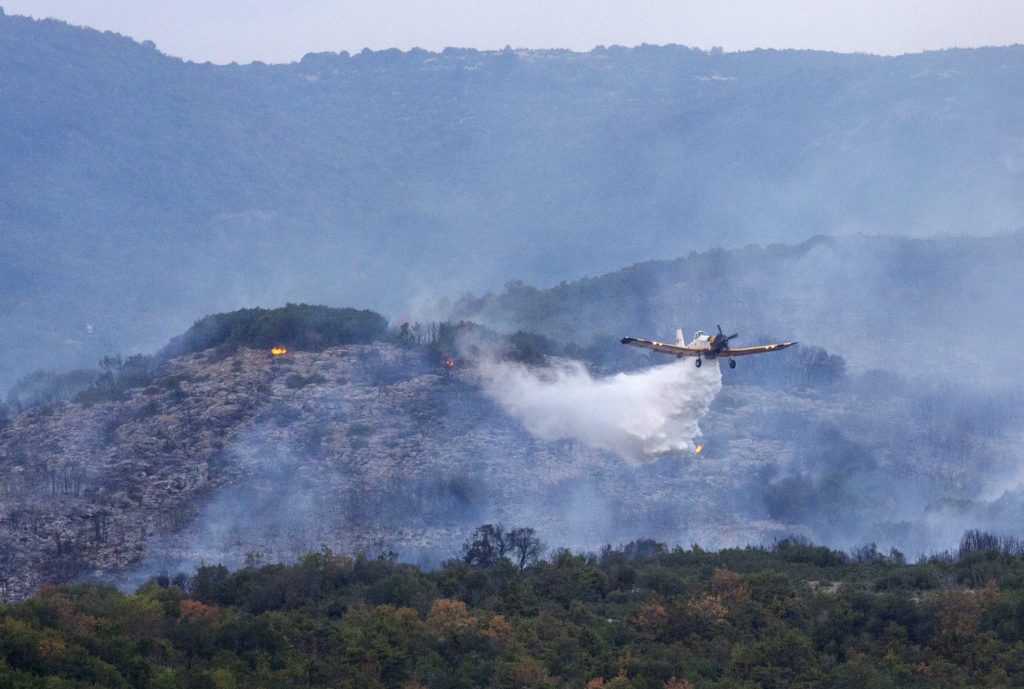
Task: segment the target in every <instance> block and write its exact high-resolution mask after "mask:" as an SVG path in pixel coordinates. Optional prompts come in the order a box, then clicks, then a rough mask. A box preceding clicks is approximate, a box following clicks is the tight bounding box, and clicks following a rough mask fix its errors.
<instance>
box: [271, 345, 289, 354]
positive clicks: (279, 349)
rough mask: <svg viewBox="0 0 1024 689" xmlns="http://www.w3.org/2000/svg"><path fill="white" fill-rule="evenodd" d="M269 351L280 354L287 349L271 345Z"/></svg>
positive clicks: (286, 351)
mask: <svg viewBox="0 0 1024 689" xmlns="http://www.w3.org/2000/svg"><path fill="white" fill-rule="evenodd" d="M270 353H271V354H273V355H274V356H281V355H282V354H287V353H288V350H287V349H285V348H284V347H271V348H270Z"/></svg>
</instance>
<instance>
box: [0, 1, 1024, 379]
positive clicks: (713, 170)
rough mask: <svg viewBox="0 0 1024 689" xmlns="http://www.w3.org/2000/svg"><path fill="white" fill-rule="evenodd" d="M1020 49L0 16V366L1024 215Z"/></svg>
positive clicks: (16, 371)
mask: <svg viewBox="0 0 1024 689" xmlns="http://www.w3.org/2000/svg"><path fill="white" fill-rule="evenodd" d="M1022 65H1024V48H1021V47H1010V48H999V49H978V50H953V51H945V52H938V53H927V54H920V55H908V56H903V57H899V58H882V57H873V56H867V55H838V54H827V53H815V52H796V51H784V52H777V51H755V52H749V53H734V54H725V53H721V52H715V51H712V52H702V51H700V50H692V49H688V48H685V47H680V46H666V47H655V46H642V47H638V48H632V49H626V48H619V47H610V48H599V49H595V50H594V51H592V52H589V53H572V52H567V51H498V52H477V51H473V50H446V51H444V52H443V53H429V52H425V51H420V50H413V51H410V52H406V53H402V52H399V51H394V50H392V51H383V52H369V51H366V52H363V53H359V54H358V55H348V54H344V53H342V54H318V55H312V54H311V55H307V56H306V58H304V59H303V60H302V61H301V62H300V63H296V64H288V65H265V64H258V63H257V64H251V65H229V66H214V65H210V64H192V63H185V62H182V61H180V60H176V59H173V58H170V57H167V56H165V55H162V54H160V53H159V52H157V51H156V50H155V49H154V48H153V47H152V45H147V44H138V43H134V42H132V41H130V40H128V39H125V38H123V37H120V36H116V35H113V34H109V33H108V34H104V33H99V32H96V31H92V30H88V29H81V28H75V27H70V26H67V25H65V24H62V23H59V22H54V21H32V20H29V19H26V18H23V17H15V16H0V93H3V94H4V107H3V108H2V109H0V150H3V151H4V155H3V156H2V157H0V179H3V180H4V183H3V184H2V185H0V223H2V229H3V233H4V242H3V249H2V251H3V253H2V268H3V269H2V270H0V330H2V331H3V333H4V338H5V347H4V348H3V351H2V352H0V386H3V387H6V386H9V385H10V384H11V383H13V381H14V380H16V379H17V378H18V377H20V376H21V375H22V374H24V373H26V372H28V371H30V370H33V369H35V368H40V367H43V368H64V367H71V366H82V365H92V364H93V363H94V362H95V361H96V360H97V359H98V358H99V357H100V356H102V355H103V354H107V353H110V352H114V351H122V352H126V353H127V352H131V351H151V350H153V349H155V348H156V347H157V346H159V345H160V344H162V343H163V342H165V341H166V339H167V338H168V337H170V336H171V335H173V334H174V333H176V332H180V331H181V330H182V329H183V328H184V327H185V326H186V325H187V324H188V323H189V322H190V320H191V319H192V318H193V317H194V314H196V313H204V312H209V311H213V310H226V309H231V308H238V307H240V306H245V305H251V304H257V303H262V304H270V303H284V302H286V301H316V302H322V303H362V304H366V305H367V306H370V307H373V308H377V309H383V310H386V311H388V312H390V313H399V312H400V311H401V310H402V309H404V308H406V307H407V306H408V305H409V304H410V303H416V302H418V301H419V300H421V299H423V298H432V297H436V296H438V295H442V294H458V293H460V292H462V291H464V290H467V289H470V290H474V291H482V290H486V289H493V288H495V287H496V286H498V285H501V284H503V283H504V282H505V281H507V280H510V279H523V280H526V281H529V282H533V283H539V284H542V285H543V284H552V283H555V282H557V281H559V280H562V279H570V278H574V277H577V276H580V275H584V274H591V275H593V274H598V273H602V272H605V271H608V270H614V269H617V268H619V267H620V266H623V265H628V264H630V263H633V262H636V261H643V260H650V259H661V258H667V257H674V256H680V255H685V254H687V253H688V252H689V251H691V250H694V249H696V250H706V249H710V248H713V247H716V246H720V245H725V246H741V245H744V244H746V243H749V242H757V243H759V244H768V243H771V242H778V241H782V242H789V243H793V242H799V241H803V240H804V239H806V238H807V237H809V236H812V235H816V234H821V233H826V234H832V233H849V232H851V231H868V232H872V233H877V232H883V233H890V234H895V235H914V236H922V235H928V236H931V235H934V234H948V233H955V234H961V233H963V234H968V235H976V234H991V233H993V232H1001V231H1014V230H1017V229H1019V228H1020V226H1021V220H1020V219H1021V217H1022V213H1021V211H1022V210H1024V208H1022V204H1024V201H1022V199H1024V193H1022V192H1024V189H1022V170H1024V165H1022V160H1024V149H1022V148H1021V141H1024V121H1022V119H1021V118H1020V117H1019V111H1020V107H1019V106H1020V99H1021V94H1022V93H1024V89H1022V85H1024V84H1022V81H1024V69H1022Z"/></svg>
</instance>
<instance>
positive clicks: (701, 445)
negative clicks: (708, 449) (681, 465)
mask: <svg viewBox="0 0 1024 689" xmlns="http://www.w3.org/2000/svg"><path fill="white" fill-rule="evenodd" d="M703 451H704V443H697V447H695V448H693V454H695V455H699V454H700V453H701V452H703Z"/></svg>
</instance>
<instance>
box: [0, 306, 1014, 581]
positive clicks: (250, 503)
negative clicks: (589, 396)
mask: <svg viewBox="0 0 1024 689" xmlns="http://www.w3.org/2000/svg"><path fill="white" fill-rule="evenodd" d="M301 308H306V307H301ZM239 313H243V314H248V316H247V318H249V319H250V322H259V319H260V318H262V316H261V314H265V313H271V314H273V313H277V312H263V311H261V310H252V311H248V312H239ZM339 313H342V314H345V313H352V314H359V313H366V312H355V311H351V312H349V311H345V310H342V311H340V312H339ZM239 320H240V319H239V318H237V317H231V316H230V315H228V316H225V317H211V318H208V319H204V320H203V321H200V324H204V323H207V324H208V323H211V322H219V323H232V322H235V323H237V322H239ZM364 320H365V322H367V323H370V324H372V323H373V321H372V319H364ZM277 322H278V323H287V321H282V320H278V321H277ZM203 330H204V328H198V329H197V330H196V331H193V333H194V332H198V331H203ZM389 340H390V341H377V342H372V343H369V344H348V345H342V346H331V347H327V348H325V349H322V350H320V351H298V350H297V351H290V352H288V353H287V354H285V355H281V356H277V357H275V356H274V355H272V354H271V353H270V352H269V351H267V350H266V349H251V348H246V347H239V346H238V345H237V343H232V344H225V345H222V346H218V347H215V348H212V349H206V350H203V351H197V352H194V353H184V354H182V355H180V356H177V357H174V358H170V359H167V360H164V361H162V363H159V365H158V367H157V368H156V369H155V370H152V371H149V370H148V369H147V368H146V367H145V366H141V365H140V364H139V363H138V362H137V361H134V360H131V361H126V362H123V363H119V362H113V363H110V365H109V366H110V368H109V370H108V371H107V372H105V373H103V374H102V375H100V377H99V378H98V379H97V382H96V383H93V386H92V387H91V388H88V389H87V390H86V391H85V392H83V393H81V394H80V395H79V396H78V397H77V398H76V399H75V400H73V401H60V402H53V403H50V404H47V405H43V406H35V407H30V408H28V409H26V410H25V411H23V412H22V413H21V414H19V415H18V416H16V417H14V418H13V419H11V420H9V421H0V549H2V551H0V579H2V581H3V583H4V586H5V589H6V592H7V595H8V596H11V597H15V598H20V597H22V596H24V595H26V594H28V593H29V592H30V591H32V590H33V589H34V588H35V587H36V586H37V585H38V584H39V583H41V582H44V581H68V580H79V579H83V578H85V579H89V578H99V579H101V580H105V581H118V582H135V583H137V582H140V581H142V580H144V579H145V578H146V577H149V576H151V575H153V574H154V573H159V572H162V571H166V572H171V573H173V572H176V571H179V570H180V571H186V572H187V571H190V570H191V569H192V568H193V567H194V566H195V565H197V564H198V563H200V562H207V563H213V562H225V563H227V564H232V565H238V564H240V563H242V562H244V561H245V560H246V558H247V557H250V558H251V557H254V553H259V554H260V555H259V556H258V557H261V558H266V560H267V561H279V560H288V559H291V558H294V557H297V556H298V555H300V554H301V553H303V552H307V551H310V550H316V549H317V548H319V547H321V546H328V547H330V548H332V549H335V550H338V551H341V552H351V551H353V550H355V549H362V550H366V551H369V552H379V551H384V550H392V551H394V552H396V553H398V554H399V555H400V557H402V558H403V559H405V560H407V561H413V562H421V563H424V564H436V563H437V562H438V561H439V559H440V558H441V557H444V556H447V554H449V553H451V552H452V550H453V548H455V547H457V545H458V544H459V543H461V542H462V540H463V539H464V538H465V537H466V535H467V534H468V533H469V532H470V531H471V530H472V529H473V528H474V527H476V526H477V525H479V524H482V523H485V522H505V523H509V524H517V525H523V526H530V527H533V528H535V529H537V531H538V533H539V534H540V536H541V537H542V538H543V539H544V540H545V541H547V542H552V543H559V544H562V545H565V546H568V547H572V548H580V549H590V550H596V549H597V548H599V547H600V546H601V545H602V544H605V543H623V542H626V541H629V540H632V539H635V538H641V537H647V538H657V539H659V540H662V541H665V542H668V543H672V544H675V543H700V544H702V545H703V546H705V547H723V546H730V545H745V544H748V543H758V542H771V540H772V539H774V538H777V537H781V536H783V535H786V534H790V533H797V534H802V535H805V536H809V537H811V538H814V539H815V540H817V541H819V542H827V543H829V544H831V545H833V546H839V547H844V548H848V547H853V546H859V545H863V544H866V543H869V542H876V543H878V544H879V545H880V546H881V547H883V548H888V547H890V546H897V547H899V548H901V549H903V550H904V551H905V552H908V553H912V554H917V553H919V552H931V551H934V550H942V549H945V548H948V547H951V546H952V545H953V544H954V543H955V542H956V540H957V539H958V538H959V535H960V534H961V533H962V532H963V531H964V530H965V529H967V528H975V527H978V528H987V529H990V530H994V531H996V532H1005V530H1006V528H1008V527H1007V525H1008V524H1014V523H1019V520H1020V518H1021V517H1022V516H1024V511H1022V510H1024V493H1022V489H1021V486H1020V484H1019V469H1018V464H1017V457H1018V454H1017V453H1018V450H1017V448H1019V446H1020V443H1021V440H1022V438H1021V437H1020V431H1019V429H1020V427H1021V426H1020V418H1021V417H1020V414H1021V409H1022V408H1024V407H1022V405H1021V404H1020V403H1019V400H1016V401H1012V403H1009V404H1008V403H1007V398H1006V397H1005V396H998V397H997V396H986V395H985V394H984V393H981V392H979V393H965V392H961V393H959V394H958V396H957V397H956V398H955V399H953V398H951V397H950V395H949V394H948V392H949V391H948V390H947V389H945V388H942V387H931V388H929V387H925V386H913V387H911V386H906V385H904V384H901V383H900V382H899V381H898V380H896V379H892V378H889V379H885V378H880V377H878V376H874V377H872V376H866V377H864V376H861V377H849V376H847V377H844V376H843V374H842V371H841V368H838V369H835V371H834V372H833V374H832V375H831V377H828V378H824V379H815V378H813V377H808V376H796V377H792V376H790V377H789V378H787V377H786V376H781V377H780V376H779V375H774V376H773V375H765V376H759V377H757V378H756V379H754V380H751V379H750V378H747V379H744V378H743V377H742V371H743V370H744V369H743V367H741V368H740V369H737V371H735V372H733V371H728V370H726V371H725V372H724V374H723V378H724V388H723V389H722V392H721V393H720V394H718V396H717V398H715V399H714V400H713V403H712V404H711V408H710V411H709V412H708V413H707V415H706V416H705V417H704V418H703V420H702V421H701V428H702V430H703V432H704V436H703V442H704V443H705V447H704V451H703V453H702V454H700V455H696V454H693V453H692V451H690V450H689V449H682V450H674V451H669V452H667V453H663V454H660V455H654V456H649V457H643V458H639V461H638V458H636V457H629V456H627V457H626V458H625V459H624V458H622V457H620V456H617V455H616V454H613V453H612V452H609V451H606V450H601V449H594V448H595V447H598V448H599V447H603V445H601V444H596V445H594V444H592V441H591V440H590V439H589V436H588V435H586V434H581V432H580V431H579V430H578V429H577V430H575V431H574V430H573V427H572V426H571V425H570V426H567V428H568V430H565V431H561V432H559V433H555V434H554V435H545V434H541V435H534V433H535V430H534V429H533V426H532V425H531V423H530V421H529V419H528V418H525V417H521V416H519V415H517V414H516V413H515V409H512V410H511V411H509V410H508V409H507V408H506V407H504V406H502V405H501V404H499V403H497V402H496V399H497V398H496V397H495V396H494V393H493V391H494V390H495V389H496V388H495V386H494V385H493V383H494V380H493V378H492V379H491V380H490V383H491V384H490V385H489V384H488V383H487V382H486V380H487V376H488V375H489V374H487V373H486V371H485V369H483V368H480V366H479V362H474V360H473V359H471V358H466V359H462V358H460V359H459V360H458V361H457V362H456V363H455V365H454V367H449V366H446V365H445V361H443V360H441V359H440V357H439V355H438V354H437V353H436V350H434V349H432V348H431V347H430V346H426V345H418V344H415V343H414V342H411V341H408V342H404V343H402V341H401V339H398V340H396V339H395V338H393V337H392V338H389ZM177 341H178V342H182V341H183V339H179V340H177ZM184 341H196V340H194V339H193V336H192V335H190V336H188V337H186V338H184ZM795 351H799V350H795ZM808 351H813V349H812V348H809V349H808ZM635 354H636V356H637V357H638V359H637V362H636V363H635V364H634V368H636V367H642V366H650V365H652V364H654V363H658V364H662V363H663V362H661V361H660V360H658V361H653V360H651V359H650V358H649V355H647V354H644V353H640V352H636V353H635ZM778 356H779V357H781V356H782V355H778ZM645 357H648V358H645ZM777 361H779V362H784V361H785V360H784V359H781V358H780V359H777ZM814 362H815V359H813V358H812V359H797V358H794V359H793V360H792V362H791V363H790V364H786V365H790V366H795V367H797V368H793V369H785V368H783V369H779V370H781V371H783V372H785V371H786V370H791V371H796V370H798V369H799V368H800V367H808V366H815V365H817V364H815V363H814ZM449 363H451V362H449ZM779 365H780V366H781V365H783V364H782V363H780V364H779ZM667 366H668V368H666V367H665V366H662V367H661V369H659V370H662V371H669V370H676V369H674V368H671V367H679V366H682V367H684V368H683V369H682V370H683V371H684V372H685V373H686V374H687V376H688V377H687V378H684V379H683V380H693V378H692V377H689V376H690V373H691V372H692V371H694V369H693V368H692V366H691V365H690V364H689V363H688V362H682V363H672V364H668V365H667ZM713 369H714V367H712V366H710V365H709V366H706V367H705V369H704V373H703V374H702V375H708V376H711V375H717V372H716V370H713ZM517 370H518V369H517ZM529 370H536V371H540V373H539V374H531V375H540V376H543V375H545V374H544V373H543V371H544V370H545V369H543V368H541V369H537V368H536V367H534V368H533V369H529ZM515 375H526V374H515ZM111 376H113V377H111ZM537 380H538V381H543V380H545V379H544V378H543V377H540V378H538V379H537ZM555 380H556V381H557V379H555ZM638 380H639V379H638ZM104 381H106V382H104ZM111 381H120V382H117V383H116V384H115V383H112V382H111ZM498 382H499V384H498V386H497V388H498V389H500V387H501V386H502V385H505V384H506V383H507V384H511V379H509V380H508V381H506V383H502V382H501V381H500V380H499V381H498ZM549 384H550V385H555V384H557V383H543V382H539V383H538V385H549ZM551 390H552V391H554V392H555V393H556V394H560V393H558V392H557V391H558V388H551ZM668 392H669V393H671V395H672V396H678V395H682V394H685V392H686V391H685V390H684V389H675V390H672V389H669V390H668ZM880 394H881V397H880ZM640 404H641V405H646V406H643V407H642V409H641V410H640V411H641V412H642V414H643V415H644V416H645V417H648V416H651V415H652V414H655V413H657V412H659V409H658V406H657V405H659V404H660V402H659V401H658V399H653V400H644V399H642V398H641V401H640ZM627 411H628V410H627V409H626V408H625V407H624V408H623V413H626V412H627ZM551 413H555V414H558V413H565V412H563V411H558V410H557V408H556V411H554V412H551ZM605 417H607V414H605ZM609 422H610V423H613V424H614V423H616V422H617V420H616V419H615V418H611V419H610V420H609ZM687 447H690V446H689V445H687Z"/></svg>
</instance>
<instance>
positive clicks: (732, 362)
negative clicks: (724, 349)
mask: <svg viewBox="0 0 1024 689" xmlns="http://www.w3.org/2000/svg"><path fill="white" fill-rule="evenodd" d="M729 368H736V360H735V359H729Z"/></svg>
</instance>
